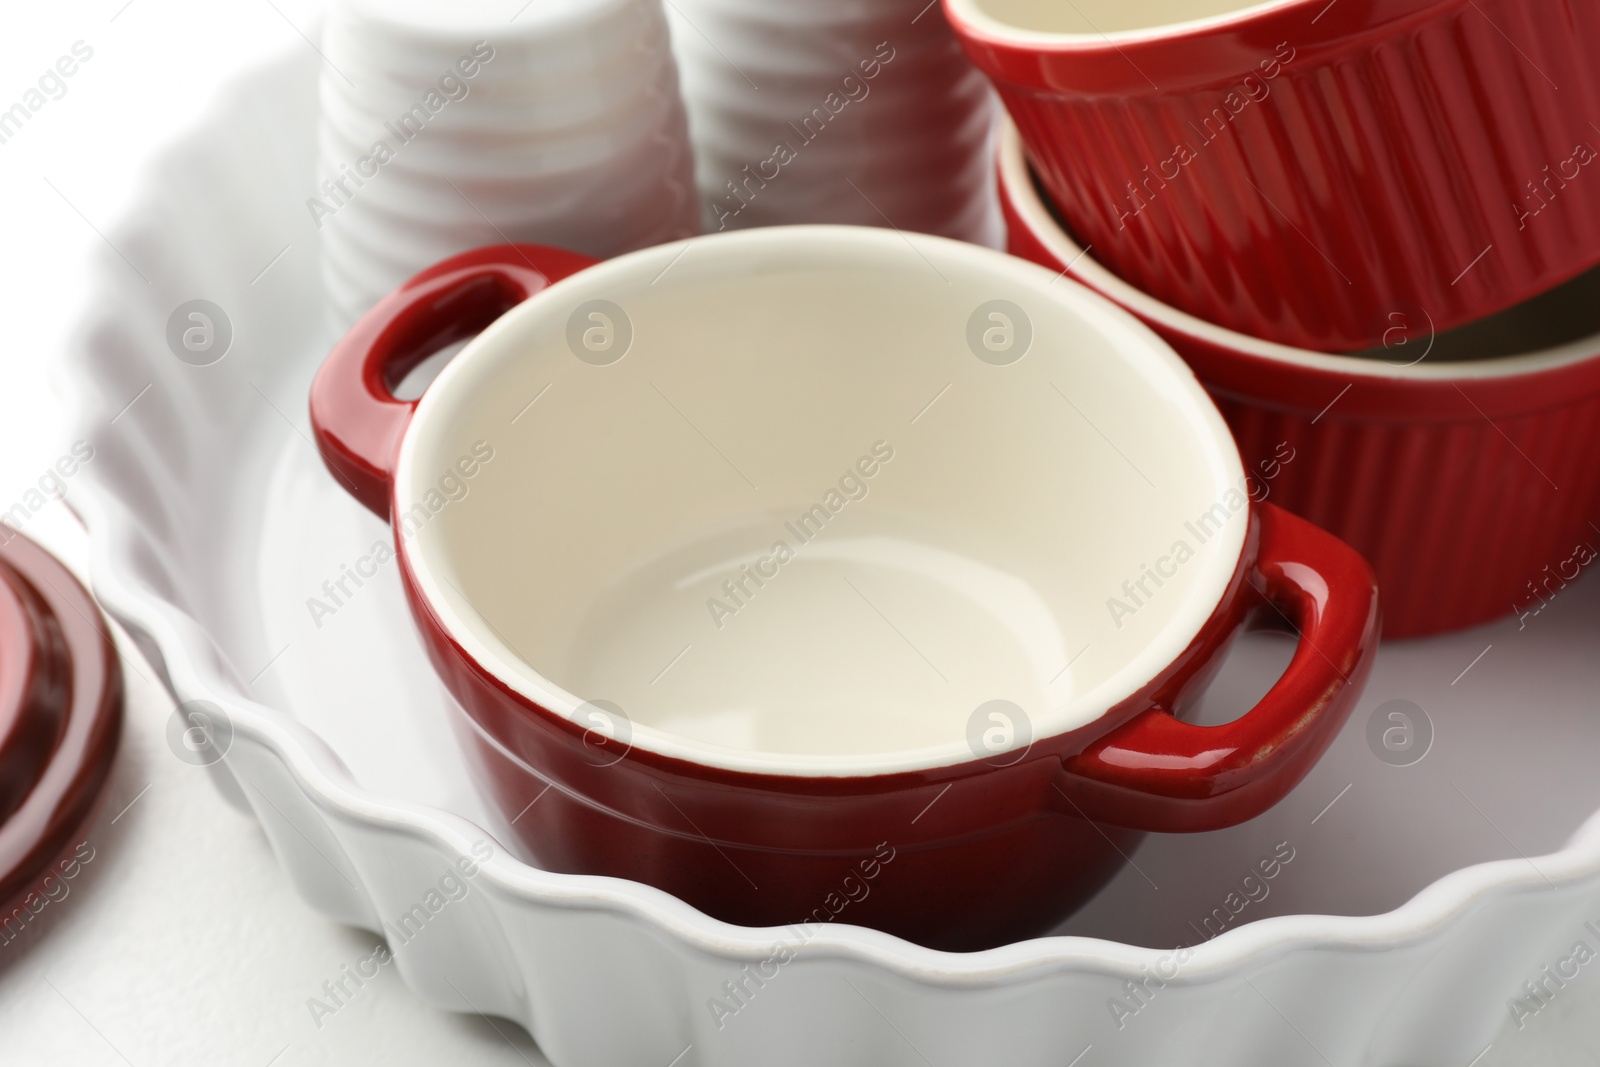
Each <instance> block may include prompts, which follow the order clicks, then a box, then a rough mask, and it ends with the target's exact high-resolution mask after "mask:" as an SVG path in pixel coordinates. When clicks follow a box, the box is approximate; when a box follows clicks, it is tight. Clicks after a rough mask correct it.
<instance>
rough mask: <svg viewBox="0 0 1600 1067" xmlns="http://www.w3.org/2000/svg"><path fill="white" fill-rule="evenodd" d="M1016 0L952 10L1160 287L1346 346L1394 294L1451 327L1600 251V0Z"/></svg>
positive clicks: (1083, 210)
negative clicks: (1183, 5) (1175, 6)
mask: <svg viewBox="0 0 1600 1067" xmlns="http://www.w3.org/2000/svg"><path fill="white" fill-rule="evenodd" d="M1018 2H1019V0H945V9H946V12H947V14H948V15H949V17H950V20H951V22H952V23H953V24H954V26H955V28H956V32H957V33H958V34H959V35H960V36H961V38H962V40H963V43H964V44H965V46H966V48H967V51H968V53H969V54H970V55H971V56H972V58H973V59H974V60H975V61H976V62H977V64H978V65H979V66H980V67H982V68H983V69H984V70H985V71H986V72H987V73H988V74H989V76H990V77H991V78H992V79H993V80H994V82H995V84H996V85H997V87H998V88H999V90H1000V94H1001V96H1002V97H1003V98H1004V100H1005V103H1006V107H1007V108H1008V109H1009V110H1010V112H1011V114H1012V116H1013V117H1014V118H1015V120H1016V123H1017V125H1018V127H1019V129H1020V130H1021V131H1022V137H1023V140H1024V141H1025V142H1026V143H1027V145H1028V150H1029V152H1030V153H1031V154H1032V156H1033V159H1034V161H1035V162H1036V164H1037V165H1038V167H1039V175H1040V178H1041V179H1042V180H1043V182H1044V184H1045V186H1046V188H1047V189H1048V190H1049V192H1050V196H1051V199H1052V200H1053V201H1054V202H1055V204H1056V205H1057V206H1058V207H1059V208H1060V209H1061V212H1062V214H1063V216H1064V217H1065V218H1066V219H1067V221H1068V222H1069V224H1070V225H1071V227H1072V229H1073V230H1074V232H1076V233H1077V234H1078V235H1079V236H1080V237H1081V238H1083V239H1084V240H1085V241H1086V242H1087V243H1088V244H1089V245H1090V246H1092V247H1093V248H1094V251H1095V255H1096V256H1097V257H1098V258H1099V259H1100V260H1101V262H1103V263H1105V264H1106V265H1107V266H1108V267H1110V268H1111V269H1112V270H1114V271H1115V272H1116V273H1118V274H1119V275H1121V276H1122V277H1123V278H1124V279H1126V280H1128V281H1129V282H1131V283H1133V284H1134V285H1136V286H1138V287H1139V288H1140V289H1143V290H1144V291H1145V292H1147V293H1150V294H1151V295H1153V296H1155V297H1157V298H1158V299H1160V300H1162V301H1163V302H1164V303H1167V304H1170V305H1171V306H1173V307H1175V308H1179V309H1181V310H1183V311H1186V312H1188V313H1189V314H1192V315H1195V316H1197V317H1199V318H1202V319H1206V320H1208V321H1210V322H1214V323H1217V324H1219V325H1223V326H1226V327H1227V328H1229V329H1232V330H1237V331H1239V332H1241V333H1246V334H1249V335H1251V336H1254V337H1261V338H1265V339H1268V340H1272V341H1277V342H1279V343H1281V344H1286V345H1294V346H1297V347H1301V348H1306V349H1310V350H1313V351H1323V352H1351V351H1358V350H1360V349H1364V348H1370V347H1374V346H1376V345H1377V344H1378V341H1379V338H1380V337H1381V336H1382V335H1384V334H1386V333H1389V332H1391V331H1392V329H1393V325H1392V323H1391V320H1390V315H1391V313H1394V312H1403V313H1407V316H1408V317H1409V318H1411V319H1413V320H1414V321H1422V320H1424V319H1428V318H1431V320H1432V324H1433V326H1434V327H1435V328H1436V329H1438V330H1446V329H1450V328H1452V327H1454V326H1457V325H1460V324H1463V323H1466V322H1470V321H1472V320H1475V319H1479V318H1482V317H1484V316H1486V315H1489V314H1492V313H1494V312H1496V311H1499V310H1502V309H1504V308H1507V307H1510V306H1511V305H1513V304H1515V303H1519V302H1521V301H1523V300H1525V299H1528V298H1529V297H1532V296H1534V295H1537V294H1539V293H1542V292H1544V291H1546V290H1548V289H1550V288H1552V287H1554V286H1556V285H1558V284H1560V283H1561V282H1563V281H1565V280H1567V279H1569V278H1571V277H1573V276H1575V275H1577V274H1579V273H1581V272H1582V271H1584V270H1586V269H1588V268H1589V267H1592V266H1594V265H1596V264H1597V263H1600V125H1596V123H1600V65H1597V64H1596V63H1595V62H1594V58H1593V52H1594V48H1595V45H1596V43H1597V42H1600V4H1595V3H1593V2H1590V0H1538V2H1530V0H1331V2H1330V0H1273V2H1270V3H1255V4H1249V5H1246V6H1243V7H1242V9H1240V10H1236V11H1234V12H1232V13H1230V14H1224V15H1216V16H1212V17H1209V18H1204V19H1200V20H1197V21H1192V22H1187V23H1181V24H1172V25H1165V26H1159V27H1155V28H1150V29H1126V30H1124V29H1120V28H1119V23H1118V22H1117V21H1114V20H1115V18H1116V14H1117V13H1116V12H1115V11H1110V10H1107V11H1098V12H1097V11H1096V10H1094V9H1095V7H1096V5H1095V4H1093V3H1090V2H1089V0H1082V2H1081V4H1080V5H1077V6H1075V5H1071V4H1068V5H1065V6H1062V7H1059V8H1055V7H1054V6H1053V5H1052V6H1051V10H1052V12H1053V13H1052V14H1051V15H1050V16H1049V18H1050V20H1051V22H1052V26H1051V32H1041V31H1038V30H1035V31H1026V30H1021V29H1018V28H1016V27H1015V26H1014V25H1009V24H1007V22H1006V21H1005V20H1004V16H1005V8H1006V7H1007V6H1008V4H1009V5H1015V4H1016V3H1018ZM1101 2H1102V3H1103V2H1104V0H1101ZM1216 6H1226V5H1225V3H1224V2H1223V0H1218V3H1217V5H1216ZM1089 15H1092V16H1093V17H1094V24H1091V23H1089V22H1087V21H1085V19H1086V17H1087V16H1089ZM1092 25H1097V27H1098V29H1095V28H1092ZM1098 30H1105V31H1106V32H1104V33H1101V32H1098ZM1067 31H1074V32H1067ZM1419 309H1420V311H1421V313H1420V314H1419V313H1418V311H1419Z"/></svg>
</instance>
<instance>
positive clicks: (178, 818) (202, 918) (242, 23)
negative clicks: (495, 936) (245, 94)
mask: <svg viewBox="0 0 1600 1067" xmlns="http://www.w3.org/2000/svg"><path fill="white" fill-rule="evenodd" d="M319 6H320V5H319V3H318V2H317V0H225V2H221V3H218V2H212V3H202V2H199V0H131V2H125V0H89V2H77V0H75V2H72V3H65V4H48V5H47V4H32V5H26V6H24V5H21V4H16V5H13V6H12V10H10V11H8V12H7V16H8V17H7V21H6V31H5V33H3V34H0V110H3V109H4V108H6V107H9V106H10V105H11V104H12V103H14V102H16V101H17V100H18V99H20V98H21V97H22V95H23V93H24V92H26V91H27V89H28V88H29V87H30V86H32V85H33V84H34V83H35V82H36V80H37V78H38V76H39V75H40V74H41V73H42V72H43V71H44V70H45V69H46V68H47V67H50V66H52V65H53V64H54V63H55V61H56V59H57V57H59V56H61V55H63V54H67V53H68V52H69V50H70V49H71V47H72V45H73V44H74V43H75V42H78V41H83V42H85V44H87V45H88V46H89V47H91V48H92V49H93V50H94V53H93V57H92V58H91V59H90V60H89V61H88V62H86V63H84V64H83V65H82V66H81V68H80V69H79V70H78V71H77V73H76V74H75V75H74V76H73V77H72V78H71V79H69V80H68V81H67V83H66V85H67V91H66V93H65V94H64V95H63V96H61V97H60V99H53V100H50V101H49V102H48V103H47V104H46V105H45V106H44V107H43V108H41V109H40V110H39V111H38V112H37V113H36V114H34V115H33V117H32V118H31V119H30V120H29V122H28V123H27V125H26V126H25V127H24V128H23V129H22V130H21V131H20V132H19V133H17V134H16V135H15V136H13V137H12V138H11V139H10V140H8V141H7V142H6V143H4V144H0V196H3V205H4V207H3V211H4V215H3V218H4V227H3V230H0V233H3V235H4V239H3V240H0V294H3V295H0V309H3V312H4V322H5V323H6V325H7V328H8V332H7V337H6V342H7V343H6V346H5V347H4V348H3V349H0V510H4V509H6V508H8V507H9V506H10V505H11V504H12V503H13V502H16V501H18V500H20V499H21V497H22V494H23V493H25V492H26V491H27V490H28V489H29V488H30V487H32V486H33V485H35V484H36V482H37V481H38V478H39V476H40V475H41V474H42V473H43V472H44V471H45V469H46V468H47V467H48V466H49V465H50V463H51V462H53V461H54V459H55V458H56V456H57V455H59V454H60V452H61V450H62V448H63V445H64V434H65V428H64V421H63V419H62V415H61V410H60V406H59V403H58V402H57V400H56V399H55V397H54V395H53V394H52V392H51V389H50V387H49V385H48V382H47V378H46V369H47V366H48V364H49V363H50V362H51V361H52V360H53V359H55V358H56V357H57V356H58V354H59V353H60V352H61V351H62V349H63V347H64V346H65V345H66V344H67V343H68V341H69V339H70V338H71V336H72V332H73V330H74V328H75V327H76V325H77V321H78V319H79V318H80V317H81V311H82V308H83V301H84V300H85V299H86V297H87V291H88V285H87V262H88V257H89V255H90V254H91V253H93V252H95V251H97V250H98V249H99V247H100V245H101V242H102V241H103V238H102V237H101V236H100V232H101V231H105V230H108V229H109V228H110V227H111V226H112V225H113V224H114V223H115V222H116V221H117V220H118V219H119V218H120V217H121V215H122V214H123V213H124V212H125V211H126V210H128V205H129V203H130V201H131V196H132V193H133V190H134V186H135V179H136V178H137V176H138V174H139V172H140V169H141V167H142V166H143V165H144V162H145V161H146V159H147V158H148V157H149V155H150V154H151V152H152V151H153V150H154V149H156V148H158V147H159V146H160V145H162V144H163V143H165V142H166V141H168V140H170V139H171V138H172V137H174V136H176V135H177V134H179V133H181V132H182V131H183V130H184V129H185V128H186V127H187V126H188V125H190V124H191V123H192V122H194V121H195V119H197V118H198V117H199V116H200V114H201V113H202V112H203V111H204V109H205V108H206V107H207V106H208V104H209V102H210V98H211V96H212V94H213V92H214V91H215V89H216V87H217V86H218V85H219V84H220V83H221V82H223V81H224V80H225V79H226V78H227V77H228V76H229V75H230V74H231V73H233V72H235V71H239V70H242V69H244V68H246V67H248V66H250V65H252V64H253V63H256V62H258V61H260V60H262V59H264V58H266V57H268V56H270V55H272V54H274V53H276V52H279V51H281V50H282V49H284V48H286V47H305V48H311V47H313V45H312V43H311V42H312V40H314V36H315V31H314V26H315V19H316V14H317V8H318V7H319ZM307 35H309V37H310V39H306V38H307ZM26 530H27V532H28V533H29V534H30V535H32V536H33V537H35V538H36V539H38V540H40V541H42V542H43V543H45V544H46V545H48V546H49V547H51V548H52V549H53V550H55V551H56V552H57V553H58V554H59V555H61V556H62V558H63V559H64V560H66V561H67V562H68V564H69V565H71V566H73V567H75V568H78V569H80V572H81V564H82V561H83V559H84V555H85V553H84V537H83V535H82V533H81V531H80V530H79V529H78V528H77V527H76V525H75V523H74V522H73V520H72V519H71V516H70V515H69V513H68V512H67V510H66V509H65V508H64V507H62V506H61V505H60V504H51V505H50V506H49V507H47V508H46V509H45V510H44V511H42V512H40V513H39V514H38V515H36V516H35V517H34V518H33V519H32V520H31V521H30V523H29V524H28V526H27V527H26ZM1590 580H1591V581H1593V580H1594V579H1592V578H1591V579H1590ZM123 648H124V650H125V652H126V654H127V656H129V657H131V658H130V659H129V660H128V663H129V666H128V669H127V675H128V682H129V692H128V707H127V730H126V733H125V736H124V741H123V746H122V751H121V754H120V755H119V757H118V761H117V767H116V771H115V774H114V777H113V779H112V782H111V784H110V786H109V796H108V799H107V801H106V804H105V806H104V810H103V812H102V813H101V814H100V815H99V817H98V818H97V820H96V821H95V823H94V824H93V825H91V826H90V827H89V828H88V829H87V830H86V832H85V838H86V840H87V841H88V842H89V843H90V844H91V846H92V847H93V849H94V859H93V860H91V861H90V862H89V863H88V864H87V865H86V866H85V867H84V869H83V873H82V874H80V875H79V877H78V878H76V879H75V880H73V881H72V882H71V883H69V885H70V892H69V894H68V896H67V897H65V898H63V899H61V900H60V901H58V902H55V903H52V904H50V905H49V906H48V907H47V908H46V910H45V911H44V912H42V913H41V914H40V917H39V919H38V920H36V921H35V922H33V923H31V924H30V926H29V928H28V929H27V931H26V933H25V934H24V935H23V936H22V937H21V938H19V939H18V940H16V941H14V942H11V943H9V944H3V945H0V1064H3V1065H4V1067H24V1065H27V1067H32V1065H35V1064H38V1065H45V1064H51V1065H63V1064H65V1065H78V1064H82V1065H102V1064H104V1065H119V1064H121V1065H131V1067H155V1065H163V1067H184V1065H189V1064H206V1065H208V1067H209V1065H213V1064H227V1065H237V1067H265V1065H267V1064H277V1065H279V1067H296V1065H312V1064H351V1063H383V1064H394V1065H406V1064H430V1065H431V1064H437V1063H441V1062H471V1063H475V1064H486V1065H487V1064H544V1063H545V1062H546V1061H545V1060H544V1059H543V1057H541V1056H540V1054H539V1052H538V1050H537V1048H536V1047H535V1046H534V1045H533V1043H532V1041H531V1040H530V1039H529V1038H528V1037H527V1035H526V1034H524V1033H522V1032H521V1031H520V1030H519V1029H517V1028H516V1027H515V1026H514V1025H512V1024H510V1023H507V1022H504V1021H500V1020H492V1021H491V1020H486V1019H480V1018H468V1017H462V1016H456V1015H450V1014H447V1013H444V1012H439V1011H435V1010H433V1009H431V1008H428V1007H426V1006H424V1005H423V1004H421V1003H420V1002H419V1001H418V1000H417V999H416V998H414V997H413V996H412V995H411V994H410V993H409V992H408V991H407V990H406V988H405V987H404V985H403V984H402V983H401V982H400V980H399V979H398V978H397V977H396V975H395V973H394V971H393V969H392V968H391V969H389V970H387V971H385V972H384V974H383V975H382V976H380V978H379V979H378V980H377V981H375V982H371V983H368V984H367V985H366V986H365V987H364V988H363V989H362V990H361V991H360V992H359V993H358V994H357V996H356V997H355V998H354V1000H353V1001H352V1002H351V1003H350V1004H349V1005H348V1006H347V1007H346V1008H345V1009H343V1010H341V1011H339V1012H338V1013H337V1014H336V1015H335V1016H333V1017H330V1018H325V1019H323V1020H322V1023H321V1025H320V1026H318V1025H317V1023H316V1022H315V1021H314V1019H313V1017H312V1015H311V1013H310V1012H309V1010H308V1008H307V1000H308V998H310V997H312V996H315V995H317V994H318V992H319V990H320V988H321V986H322V983H323V982H324V981H326V980H327V979H329V978H331V977H334V976H336V975H337V974H338V972H339V970H340V968H341V966H342V965H344V964H347V963H350V962H352V961H354V960H356V959H359V958H361V957H363V956H365V955H366V954H367V953H368V951H369V950H370V946H371V944H372V943H373V938H372V936H371V935H368V934H365V933H360V932H357V931H353V930H350V929H348V928H345V927H341V926H339V925H337V924H335V923H332V922H329V921H328V920H326V919H323V918H321V917H320V916H318V915H316V914H314V913H313V912H312V911H311V910H310V909H309V908H308V907H307V906H305V905H304V904H303V903H302V902H301V901H300V900H299V899H298V898H297V897H296V896H295V895H294V893H293V891H292V890H291V888H290V886H289V884H288V882H287V881H286V879H285V878H284V876H283V874H282V873H281V871H280V870H279V869H278V867H277V865H276V863H275V862H274V860H273V857H272V854H271V851H270V850H269V848H268V846H267V843H266V840H265V838H264V837H263V836H262V835H261V833H260V832H259V831H258V830H257V829H256V827H255V825H254V824H253V823H252V822H251V821H250V820H249V819H248V818H247V817H245V816H242V815H240V814H238V813H237V812H235V811H234V810H232V809H231V808H229V807H227V806H226V805H225V804H223V803H222V802H221V800H220V798H218V797H217V796H216V795H215V794H214V793H213V791H212V788H211V786H210V784H209V782H208V781H207V779H206V777H205V776H204V774H202V773H201V772H200V771H199V770H198V769H196V768H194V767H191V766H189V765H187V764H185V763H182V762H180V761H179V760H177V759H176V758H174V757H173V755H172V754H171V753H170V752H169V751H168V748H167V744H166V741H165V736H164V730H165V727H166V723H167V718H168V716H169V714H170V712H171V701H170V700H169V699H168V698H167V696H166V694H165V692H164V691H162V690H160V689H159V688H158V687H157V686H155V685H153V684H152V683H151V682H150V681H149V680H148V679H149V678H151V677H153V675H152V672H151V671H150V669H149V668H148V666H146V665H144V664H143V663H142V662H141V661H139V660H138V659H137V653H135V652H133V650H132V647H131V645H130V644H129V643H127V642H126V641H124V642H123ZM1590 970H1593V968H1590ZM1586 977H1587V979H1588V980H1587V981H1584V982H1583V983H1582V984H1580V985H1574V986H1573V987H1572V988H1571V989H1570V990H1568V991H1567V993H1565V994H1564V995H1563V997H1562V998H1560V999H1559V1000H1557V1001H1556V1002H1555V1003H1553V1004H1552V1005H1551V1006H1550V1007H1549V1008H1548V1009H1547V1010H1546V1011H1544V1012H1542V1013H1541V1014H1540V1015H1538V1016H1537V1017H1535V1018H1534V1019H1532V1020H1530V1021H1529V1022H1528V1023H1527V1026H1526V1028H1525V1029H1523V1030H1521V1031H1518V1030H1516V1029H1515V1028H1514V1027H1512V1026H1510V1025H1509V1019H1510V1016H1509V1013H1508V1014H1507V1020H1508V1026H1507V1028H1506V1029H1505V1031H1503V1032H1502V1034H1501V1036H1500V1037H1499V1038H1498V1039H1497V1040H1496V1042H1495V1044H1494V1045H1493V1046H1492V1047H1491V1048H1490V1049H1489V1050H1487V1052H1486V1053H1485V1055H1484V1056H1482V1057H1481V1058H1480V1060H1479V1061H1478V1063H1477V1064H1476V1065H1474V1067H1497V1065H1511V1064H1516V1065H1518V1067H1526V1065H1535V1067H1537V1065H1544V1064H1549V1065H1551V1067H1587V1065H1600V981H1595V980H1594V976H1593V975H1592V974H1591V975H1587V976H1586ZM940 1067H944V1065H943V1064H941V1065H940ZM1086 1067H1087V1065H1086ZM1241 1067H1250V1065H1241ZM1461 1067H1467V1065H1465V1064H1463V1065H1461Z"/></svg>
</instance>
